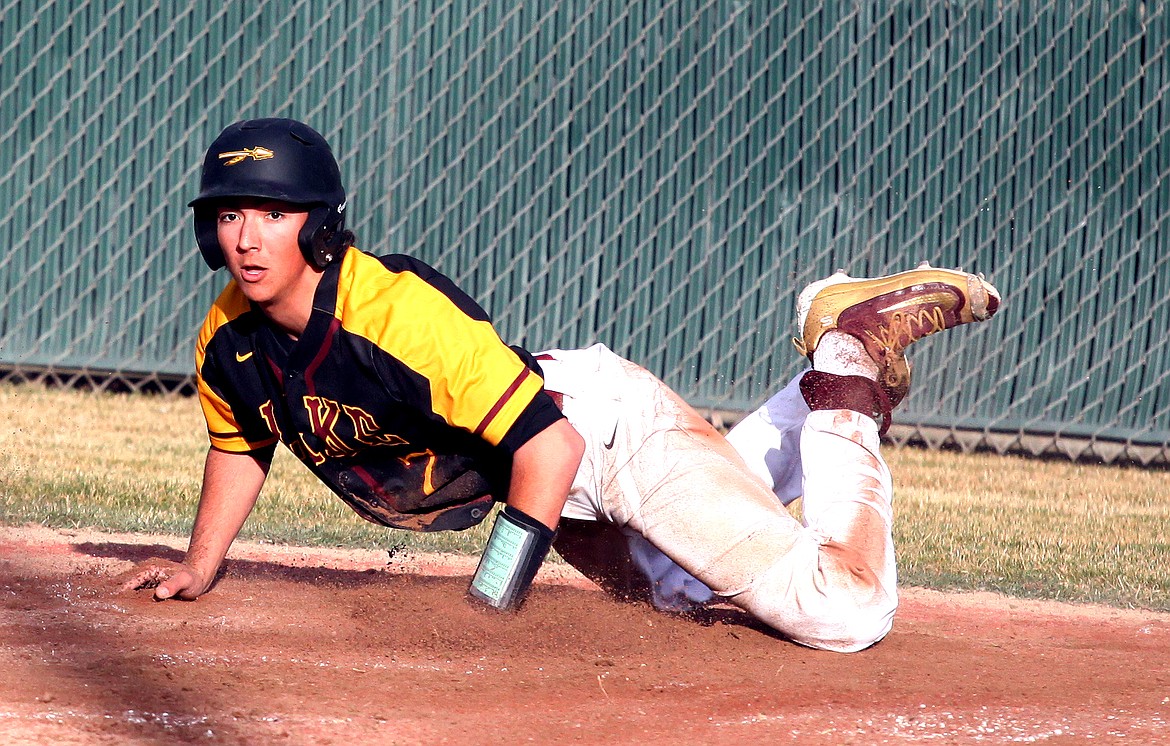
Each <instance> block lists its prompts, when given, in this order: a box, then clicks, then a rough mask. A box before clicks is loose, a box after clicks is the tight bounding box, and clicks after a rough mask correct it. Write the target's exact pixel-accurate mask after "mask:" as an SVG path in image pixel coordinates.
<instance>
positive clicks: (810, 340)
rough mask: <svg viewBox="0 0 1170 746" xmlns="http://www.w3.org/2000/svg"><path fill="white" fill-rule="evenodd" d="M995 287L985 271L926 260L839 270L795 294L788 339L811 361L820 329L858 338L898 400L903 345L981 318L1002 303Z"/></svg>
mask: <svg viewBox="0 0 1170 746" xmlns="http://www.w3.org/2000/svg"><path fill="white" fill-rule="evenodd" d="M999 306H1000V296H999V292H998V291H997V290H996V289H995V287H994V286H992V284H991V283H989V282H987V280H985V279H984V278H983V276H982V275H972V274H968V273H966V272H962V271H959V270H953V269H938V268H935V267H931V266H930V264H928V263H927V262H923V263H922V264H920V265H918V267H917V268H915V269H912V270H910V271H908V272H901V273H899V274H896V275H888V276H886V277H875V278H873V279H867V278H853V277H850V276H849V275H847V274H845V272H844V271H843V270H842V271H838V272H837V273H836V274H834V275H832V276H831V277H827V278H825V279H824V280H820V281H819V282H814V283H813V284H811V285H809V286H808V287H806V288H805V289H804V290H803V291H802V292H801V294H800V297H799V298H798V299H797V303H796V308H797V319H798V322H799V324H800V327H799V328H800V330H801V333H802V336H801V337H798V338H794V339H793V340H792V341H793V343H794V344H795V345H796V349H797V350H798V351H799V352H800V354H801V355H804V356H805V357H807V358H808V359H809V360H810V361H811V360H812V356H813V353H814V352H815V351H816V349H817V345H818V344H819V343H820V341H821V337H822V336H824V334H825V332H828V331H833V330H838V331H842V332H845V333H846V334H848V335H850V336H852V337H855V338H857V339H859V340H861V343H862V344H863V345H864V346H865V350H866V352H868V353H869V356H870V358H872V359H873V361H874V362H875V363H877V365H878V368H879V369H880V371H881V372H880V378H879V380H878V383H880V384H881V385H882V387H883V388H884V389H885V390H886V393H887V395H888V396H889V397H890V406H896V405H897V404H898V402H900V401H902V399H903V398H905V396H906V394H907V393H908V392H909V390H910V364H909V363H908V362H907V360H906V357H905V354H904V352H905V350H906V348H907V347H908V346H909V345H910V344H912V343H913V342H917V341H918V340H920V339H922V338H923V337H926V336H928V335H931V334H934V333H936V332H941V331H943V330H945V329H950V328H952V327H956V326H959V325H961V324H970V323H972V322H976V321H984V320H986V319H989V318H991V316H992V315H993V314H994V313H995V312H996V311H998V310H999Z"/></svg>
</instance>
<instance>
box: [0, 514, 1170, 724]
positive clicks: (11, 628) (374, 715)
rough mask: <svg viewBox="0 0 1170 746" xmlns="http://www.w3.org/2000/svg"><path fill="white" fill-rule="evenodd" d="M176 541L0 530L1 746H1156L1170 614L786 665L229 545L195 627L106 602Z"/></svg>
mask: <svg viewBox="0 0 1170 746" xmlns="http://www.w3.org/2000/svg"><path fill="white" fill-rule="evenodd" d="M183 546H184V542H183V540H181V539H175V538H170V537H143V536H127V535H111V534H100V533H93V532H56V531H50V530H47V529H39V528H0V579H2V581H3V585H2V588H3V592H2V605H0V618H2V619H3V624H2V632H0V635H2V643H3V644H2V647H0V672H2V673H0V743H36V744H39V743H44V744H48V743H53V744H107V743H108V744H113V743H119V744H120V743H175V742H208V743H228V744H234V743H294V744H301V743H305V744H308V743H312V744H330V743H334V744H356V743H359V742H360V743H395V744H398V743H475V744H493V743H499V744H515V743H519V742H535V743H710V744H723V743H728V744H732V743H734V744H742V743H745V742H755V743H761V744H762V743H801V744H843V743H856V744H880V743H907V742H910V743H915V742H933V743H991V744H999V743H1019V742H1025V743H1035V742H1041V743H1045V744H1069V743H1078V744H1079V743H1084V742H1086V741H1089V742H1094V743H1126V744H1139V743H1164V742H1170V662H1168V653H1170V614H1160V613H1154V612H1145V611H1127V610H1119V609H1111V608H1105V607H1087V606H1072V605H1064V604H1057V603H1051V602H1031V601H1019V600H1014V599H1008V598H1004V597H1000V596H994V595H991V594H942V593H935V592H929V591H925V590H920V589H912V588H908V589H904V590H903V601H902V607H901V609H900V610H899V613H898V617H897V620H896V622H895V626H894V630H893V632H892V633H891V634H890V635H889V637H887V638H886V639H885V640H884V641H883V642H881V643H880V644H878V645H876V646H874V647H873V648H870V649H869V650H866V651H863V652H861V653H855V654H852V655H841V654H835V653H823V652H817V651H813V650H807V649H804V648H801V647H798V646H796V645H793V644H791V643H788V642H785V641H784V640H782V639H779V638H778V637H776V636H774V635H773V634H771V633H769V632H768V631H767V630H766V629H764V628H762V627H761V626H760V625H758V624H756V623H754V622H753V621H752V620H751V619H750V618H748V617H746V616H745V615H743V614H742V613H740V612H738V611H736V610H733V609H726V610H717V611H715V612H712V614H711V615H710V617H709V618H707V619H704V620H700V621H696V620H690V619H682V618H676V617H670V616H666V615H663V614H660V613H657V612H655V611H653V610H652V609H650V608H649V607H647V606H644V605H638V604H629V603H620V602H617V601H614V600H611V599H610V598H608V597H607V596H605V595H604V594H602V593H601V592H600V591H598V590H597V589H596V586H593V585H592V584H591V583H589V582H588V581H586V580H585V579H583V578H582V577H581V576H579V575H576V574H575V572H574V571H572V570H570V569H568V568H567V567H565V566H563V565H546V568H545V570H542V573H541V575H540V576H539V578H538V581H537V585H536V586H535V587H534V589H533V592H532V594H531V595H530V597H529V600H528V602H527V604H526V605H525V607H524V610H523V611H522V612H521V613H519V614H508V615H501V614H498V613H495V612H490V611H488V610H484V609H480V608H477V607H474V606H472V605H471V604H469V603H468V602H467V601H465V600H464V592H465V590H466V587H467V584H468V581H469V578H470V574H471V572H472V571H473V569H474V559H472V558H466V557H443V556H435V555H427V556H412V557H400V556H396V557H389V556H388V555H387V554H386V553H385V552H381V553H378V552H361V551H338V550H315V549H314V550H309V549H291V548H284V547H276V546H271V545H257V544H243V543H241V544H237V545H236V546H235V547H233V551H232V554H231V557H232V559H231V560H230V561H229V564H228V567H227V570H226V573H225V574H224V575H223V576H222V577H221V579H220V581H219V583H218V584H217V585H216V587H215V588H214V589H213V590H212V592H211V593H210V594H208V595H206V596H204V597H203V598H201V599H199V600H198V601H195V602H178V601H168V602H165V603H159V602H155V601H152V600H151V594H150V592H149V591H137V592H123V591H118V590H117V576H118V575H119V574H120V573H124V572H125V571H127V570H129V569H130V568H131V567H133V566H134V565H135V563H137V562H140V561H143V560H146V559H148V558H151V557H161V558H165V559H172V560H177V559H179V558H181V556H182V552H181V551H180V550H181V547H183Z"/></svg>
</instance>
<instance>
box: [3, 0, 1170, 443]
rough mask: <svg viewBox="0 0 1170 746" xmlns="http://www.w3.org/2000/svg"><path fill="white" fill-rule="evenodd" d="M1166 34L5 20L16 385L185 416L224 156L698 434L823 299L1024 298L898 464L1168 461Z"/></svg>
mask: <svg viewBox="0 0 1170 746" xmlns="http://www.w3.org/2000/svg"><path fill="white" fill-rule="evenodd" d="M1168 31H1170V13H1168V11H1167V8H1166V5H1165V4H1164V3H1150V2H1140V1H1137V0H1131V1H1129V2H1100V1H1097V2H1085V3H1066V2H1058V1H1052V2H995V1H992V0H984V1H980V2H973V1H967V0H960V1H959V2H955V1H954V0H950V1H949V2H942V1H934V0H929V1H928V0H908V1H905V2H811V1H804V2H776V1H775V0H768V1H766V2H744V1H735V2H731V1H728V2H722V1H706V0H673V1H668V0H660V1H659V2H650V1H647V2H626V3H611V2H600V1H596V0H593V1H590V0H581V1H578V2H570V1H568V0H561V1H558V2H538V3H533V2H530V3H516V2H507V3H504V2H496V0H488V1H487V2H483V1H476V2H471V1H470V0H435V1H433V2H423V1H419V2H406V1H403V2H383V3H351V2H341V1H339V0H332V1H331V0H300V1H299V2H293V3H276V2H272V1H271V0H260V1H258V2H252V3H241V2H228V3H165V2H161V1H159V0H100V1H99V0H90V1H88V2H83V1H81V0H43V1H42V2H39V3H30V2H19V1H17V0H6V1H5V2H3V3H0V112H2V115H3V117H4V124H5V126H4V127H2V128H0V162H3V163H4V164H5V165H6V168H5V169H4V170H3V172H2V173H0V195H2V196H3V197H4V199H5V202H6V203H7V204H8V205H9V209H8V210H6V211H5V212H4V213H3V214H2V215H0V240H2V241H4V243H5V245H6V246H7V247H8V250H7V251H6V252H4V253H3V255H2V256H0V289H2V291H3V294H4V298H5V309H4V313H3V316H2V318H0V365H2V366H4V369H5V370H6V371H8V374H9V375H10V376H14V377H23V378H36V377H38V376H43V375H48V376H50V377H53V378H54V380H62V381H70V380H75V379H76V380H83V381H88V380H91V379H98V378H101V379H102V380H109V381H114V382H119V383H120V385H126V384H128V385H131V386H132V387H133V386H138V385H140V383H141V382H143V381H145V382H146V383H147V384H148V387H163V388H167V387H173V386H182V385H184V383H185V381H186V377H187V376H189V373H190V368H191V347H192V338H193V334H194V330H195V329H196V328H197V326H198V324H199V322H200V320H201V318H202V315H203V313H204V311H205V309H206V307H207V306H208V305H209V303H210V302H211V300H212V298H213V297H214V295H215V293H216V292H217V290H218V288H219V287H220V286H221V285H222V284H223V282H224V281H225V279H224V277H223V276H213V275H211V274H210V273H208V272H207V271H206V269H205V268H204V267H203V265H202V264H201V261H200V259H199V257H198V252H197V251H196V250H195V247H194V241H193V239H192V236H191V233H190V229H189V216H188V211H187V209H186V208H185V203H186V201H187V199H189V198H190V197H191V196H192V195H193V194H194V192H195V189H196V181H197V168H198V164H199V163H200V160H201V156H202V150H203V148H204V147H206V145H207V143H209V142H210V140H211V139H212V138H213V137H214V136H215V134H216V133H218V131H219V130H220V129H221V128H222V127H223V126H224V125H226V124H227V123H229V122H232V121H235V120H237V119H241V118H244V117H253V116H269V115H283V116H294V117H297V118H301V119H304V120H306V121H309V122H310V123H312V124H313V125H314V126H316V127H317V128H318V129H319V130H321V131H322V132H323V133H324V134H325V135H326V137H327V138H329V139H330V141H331V142H332V143H333V144H334V146H335V150H336V151H337V153H338V155H339V159H340V161H341V166H342V171H343V174H344V175H345V177H346V180H347V182H348V185H349V189H350V192H351V205H352V214H353V215H354V216H355V218H354V225H353V226H352V227H354V228H355V229H356V231H357V233H358V235H359V238H360V245H361V247H362V248H365V249H367V250H371V251H374V252H377V253H383V252H389V251H400V252H407V253H412V254H415V255H418V256H420V257H421V258H423V259H425V260H427V261H429V262H431V263H433V264H435V265H437V266H438V267H439V268H440V269H442V270H443V271H445V272H446V273H447V274H449V275H451V276H453V277H454V278H455V279H456V280H457V281H458V282H459V283H460V284H462V285H463V286H464V287H465V288H466V289H468V290H469V292H471V294H472V295H474V296H475V297H477V298H478V299H479V300H480V301H481V302H482V303H483V304H484V305H485V306H486V307H487V308H488V309H489V310H490V311H491V312H492V313H493V315H494V316H495V318H496V320H497V322H498V325H499V327H500V328H501V330H502V331H503V333H504V335H505V336H506V337H507V338H508V339H509V340H510V341H514V342H520V343H524V344H526V345H528V346H530V347H533V348H540V347H551V346H574V345H584V344H589V343H591V342H594V341H602V342H605V343H606V344H608V345H610V346H611V347H612V348H614V349H615V350H617V351H618V352H620V353H622V354H625V355H627V356H629V357H631V358H632V359H634V360H637V361H638V362H640V363H642V364H644V365H646V366H647V367H649V368H650V369H651V370H653V371H655V372H656V373H658V374H659V375H661V376H662V377H663V378H664V379H665V380H666V381H667V382H669V383H670V384H672V385H673V386H674V387H675V388H677V389H678V390H679V391H680V392H681V393H682V394H683V395H684V396H686V397H687V398H688V399H689V400H691V401H692V402H694V403H696V404H697V405H699V406H701V407H705V408H710V409H712V410H717V411H720V412H723V411H728V412H734V411H740V410H743V409H746V408H750V407H752V406H754V405H755V404H756V403H758V402H759V401H760V400H762V399H763V398H764V397H765V396H766V395H767V393H768V392H769V391H770V390H772V389H774V388H775V387H776V386H778V385H779V384H781V383H783V382H784V381H786V380H787V379H788V377H790V376H791V375H792V374H794V373H795V372H796V371H797V370H798V366H799V365H800V361H799V360H798V359H797V358H796V356H795V354H794V353H793V352H792V347H791V345H790V344H789V343H788V337H789V336H790V335H791V333H792V331H793V320H792V307H793V304H794V299H795V295H796V293H797V292H798V291H799V289H800V288H801V287H802V286H803V285H804V284H806V283H808V282H810V281H812V280H814V279H816V278H818V277H820V276H823V275H824V274H827V273H828V272H831V271H833V270H834V269H836V268H838V267H844V268H847V269H849V270H850V272H851V273H852V274H879V273H887V272H891V271H896V270H899V269H903V268H905V267H907V266H911V265H912V264H914V263H916V262H917V261H919V260H922V259H927V260H930V261H931V262H932V263H934V264H936V265H956V266H962V267H964V268H966V269H969V270H977V271H982V272H984V273H985V274H987V275H988V276H989V277H990V278H991V279H992V280H993V281H994V282H996V284H997V285H998V286H999V287H1000V288H1001V289H1002V290H1004V291H1005V295H1006V304H1005V307H1004V309H1003V310H1002V311H1001V313H1000V315H999V316H998V317H997V318H996V320H995V321H994V322H992V323H990V324H985V325H981V326H979V327H977V328H969V329H968V328H965V329H963V330H960V331H958V332H956V333H952V334H949V335H943V336H941V337H939V338H932V339H930V340H927V341H924V342H922V343H920V344H919V345H916V347H915V348H914V350H913V353H914V355H913V359H914V363H915V389H914V391H913V393H912V395H911V397H910V399H909V401H908V403H907V404H906V405H904V409H903V410H902V411H901V413H900V417H899V419H900V421H901V422H902V423H904V427H903V428H902V429H901V430H898V431H895V433H896V434H897V437H898V438H901V439H921V440H925V441H926V442H928V443H930V444H933V445H942V444H947V443H953V444H957V445H959V446H961V447H964V448H968V447H976V446H978V445H990V446H992V447H995V448H999V449H1008V448H1026V449H1028V450H1031V451H1033V452H1036V453H1041V452H1049V451H1053V452H1059V453H1064V454H1066V455H1070V456H1080V455H1092V456H1099V457H1102V458H1106V459H1113V458H1133V459H1137V460H1140V461H1143V462H1149V461H1166V460H1167V455H1168V453H1170V342H1168V341H1167V337H1168V332H1170V300H1168V299H1167V291H1168V289H1170V266H1168V263H1170V251H1167V250H1166V247H1167V246H1168V245H1170V234H1168V229H1170V225H1168V222H1167V221H1168V220H1170V179H1167V178H1166V177H1167V175H1168V174H1167V171H1168V170H1170V75H1168V73H1170V70H1168V66H1170V62H1168V58H1167V41H1168V38H1170V33H1168Z"/></svg>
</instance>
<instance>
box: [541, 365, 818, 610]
mask: <svg viewBox="0 0 1170 746" xmlns="http://www.w3.org/2000/svg"><path fill="white" fill-rule="evenodd" d="M803 375H804V372H803V371H802V372H801V373H800V374H799V375H797V376H796V377H795V378H793V379H792V380H791V381H790V382H789V383H788V385H787V386H785V387H784V388H783V389H781V390H780V391H779V392H777V393H776V394H774V395H773V396H772V397H771V398H770V399H768V401H767V402H765V403H764V405H763V406H761V407H760V408H759V409H757V410H755V411H754V412H752V413H750V414H749V415H747V416H746V417H744V418H743V419H742V420H740V421H739V422H738V423H737V424H736V425H735V427H733V428H732V429H731V431H730V432H729V433H728V434H727V436H726V437H727V442H728V443H730V444H731V446H732V447H733V448H735V450H736V453H738V454H739V456H740V458H741V459H743V461H744V464H745V466H746V467H747V469H748V471H749V472H751V473H752V474H754V475H755V476H756V477H757V478H758V479H760V480H761V481H762V482H763V483H764V484H765V485H766V486H767V487H768V488H769V489H771V490H772V492H773V494H775V495H776V497H777V498H778V499H779V501H780V503H781V504H783V505H788V504H790V503H791V502H793V501H794V500H795V499H796V498H798V497H800V496H801V494H802V491H803V486H802V482H803V473H802V469H801V455H800V432H801V429H802V428H803V426H804V420H805V417H807V416H808V413H809V408H808V405H807V404H806V403H805V401H804V397H803V396H802V395H801V393H800V386H799V383H800V378H801V376H803ZM561 534H562V536H561V540H560V541H561V546H562V551H563V552H564V553H566V554H571V555H572V557H573V561H574V564H577V565H579V566H587V567H589V568H590V572H589V574H590V575H591V576H592V577H593V579H594V580H595V581H596V582H597V583H598V584H599V585H601V586H602V587H604V588H606V590H608V591H609V592H610V593H612V594H613V595H615V596H618V597H619V598H627V599H631V600H643V601H649V602H650V603H651V604H652V605H653V606H654V607H655V608H657V609H659V610H660V611H675V612H686V611H692V610H694V609H696V608H698V607H701V606H703V605H705V604H708V603H710V602H711V601H712V599H713V598H714V594H713V593H712V592H711V589H710V588H708V587H707V586H706V584H704V583H703V582H702V581H701V580H699V579H698V578H696V577H694V576H693V575H691V574H690V573H689V572H687V571H686V570H684V569H682V567H680V566H679V565H678V564H677V563H676V562H674V561H673V560H671V559H670V557H667V556H666V555H665V554H663V553H662V551H661V550H659V549H658V548H657V547H655V546H654V545H653V544H651V543H650V542H649V541H647V540H646V538H645V537H644V536H642V535H641V534H640V533H638V532H636V531H634V530H632V529H629V528H628V527H627V528H625V529H624V530H623V529H618V528H616V527H614V526H612V525H610V524H608V523H598V522H592V521H591V522H584V523H583V522H573V521H570V522H567V523H566V524H565V525H564V526H563V528H562V532H561Z"/></svg>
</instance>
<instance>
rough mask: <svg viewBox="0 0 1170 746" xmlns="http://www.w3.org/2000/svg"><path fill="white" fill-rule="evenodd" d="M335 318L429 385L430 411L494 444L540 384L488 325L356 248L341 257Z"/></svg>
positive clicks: (410, 274)
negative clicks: (419, 376) (338, 318)
mask: <svg viewBox="0 0 1170 746" xmlns="http://www.w3.org/2000/svg"><path fill="white" fill-rule="evenodd" d="M341 272H342V278H341V282H339V283H338V286H339V287H338V297H337V309H336V313H337V314H338V315H339V316H340V318H341V320H342V323H343V327H344V328H345V329H346V331H348V332H349V333H351V334H356V335H358V336H360V337H363V338H365V339H368V340H370V341H371V342H373V343H374V344H375V345H377V346H378V347H379V348H380V349H382V350H383V351H385V352H386V353H387V354H389V355H390V356H392V357H394V358H395V359H397V360H398V361H399V362H401V363H403V364H404V365H406V366H407V367H409V368H410V369H411V370H413V371H415V372H416V373H419V374H420V375H422V376H423V377H424V378H426V380H427V381H428V382H429V386H430V399H431V409H432V410H433V411H434V412H435V414H437V415H439V416H440V417H442V418H443V419H444V420H445V421H446V422H447V424H449V425H452V426H454V427H459V428H462V429H464V430H467V431H469V432H473V433H479V434H480V435H481V437H483V438H484V439H485V440H487V441H488V442H489V443H492V444H493V445H496V444H498V443H499V442H500V440H501V439H502V438H503V437H504V436H505V435H506V434H507V432H508V430H510V429H511V427H512V425H513V424H515V422H516V419H517V418H518V417H519V416H520V413H521V412H523V411H524V409H525V408H526V407H527V406H528V404H529V403H530V402H531V401H532V399H533V398H534V397H535V396H536V395H537V393H538V392H539V391H540V390H541V387H542V386H543V381H541V379H540V377H539V376H538V375H536V374H535V373H533V372H532V371H530V370H529V369H528V368H527V367H526V366H525V365H524V363H523V362H522V361H521V360H520V358H519V357H518V356H517V355H516V353H515V352H514V351H512V350H511V349H509V348H508V346H507V345H505V344H504V343H503V341H501V340H500V337H499V335H498V334H496V330H495V329H494V328H493V327H492V325H491V323H490V322H488V321H479V320H475V319H473V318H471V317H469V316H468V315H467V314H465V313H464V312H463V311H462V310H461V309H460V308H459V307H458V306H457V305H455V303H454V302H452V301H451V300H450V299H449V298H448V297H447V296H446V295H444V294H443V293H442V292H441V291H440V290H438V289H436V288H435V287H434V286H432V285H431V284H430V283H428V282H427V281H426V280H424V279H422V278H421V277H419V276H418V275H416V274H414V273H413V272H408V271H405V272H392V271H390V270H388V269H386V267H384V266H383V265H382V263H381V262H379V261H378V260H377V259H376V258H374V257H372V256H369V255H367V254H363V253H361V252H359V251H350V252H347V253H346V255H345V259H344V261H343V264H342V268H341Z"/></svg>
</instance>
